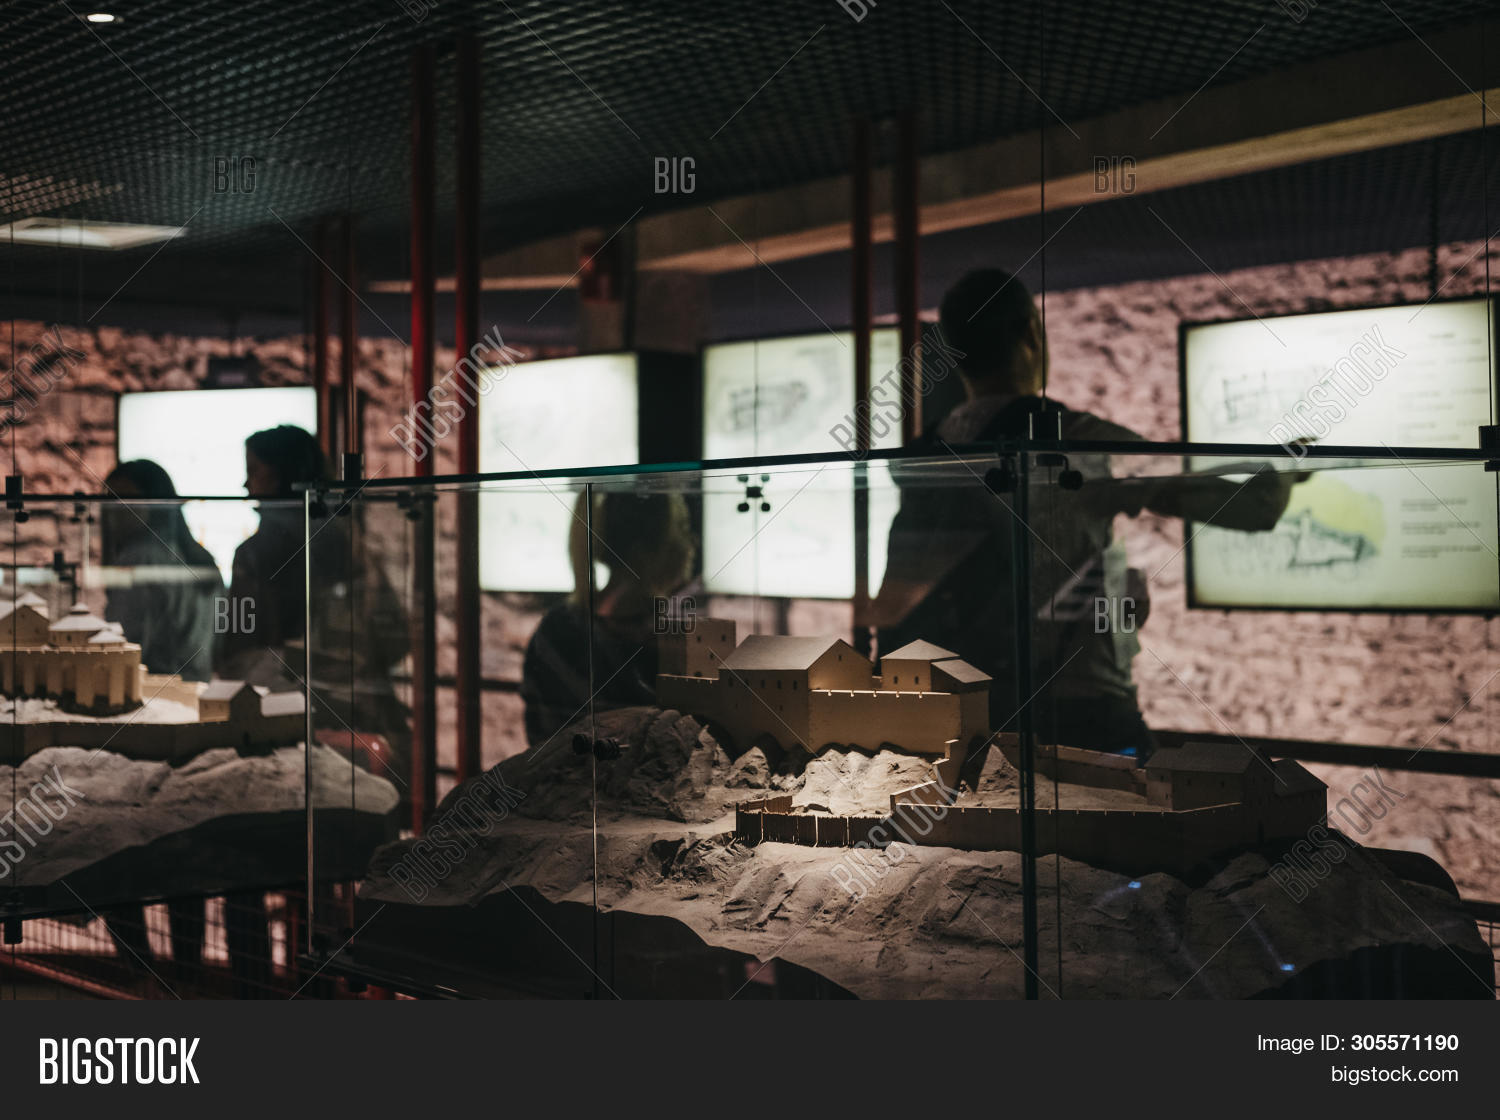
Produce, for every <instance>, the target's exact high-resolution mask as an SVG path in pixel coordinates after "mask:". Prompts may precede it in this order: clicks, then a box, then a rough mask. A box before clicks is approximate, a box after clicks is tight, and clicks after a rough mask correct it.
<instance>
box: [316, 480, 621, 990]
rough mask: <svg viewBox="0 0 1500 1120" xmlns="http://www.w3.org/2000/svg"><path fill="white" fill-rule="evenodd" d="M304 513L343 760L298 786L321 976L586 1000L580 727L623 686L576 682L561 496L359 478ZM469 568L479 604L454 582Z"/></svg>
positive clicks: (585, 788) (569, 491)
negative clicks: (303, 800) (307, 825)
mask: <svg viewBox="0 0 1500 1120" xmlns="http://www.w3.org/2000/svg"><path fill="white" fill-rule="evenodd" d="M466 506H467V507H468V508H465V507H466ZM311 509H312V516H311V518H310V520H309V522H308V527H309V534H310V540H311V544H312V557H313V572H314V575H313V580H312V583H311V592H312V594H311V597H310V600H309V610H310V615H309V618H310V628H311V629H310V633H311V650H312V665H313V675H312V680H311V686H312V687H311V690H310V695H311V701H312V711H313V715H314V723H315V728H314V735H315V738H316V739H317V740H318V742H319V743H320V744H321V745H326V746H328V747H330V748H332V749H333V750H334V751H336V752H338V755H339V756H340V757H339V758H338V759H337V761H336V762H335V763H330V764H328V765H326V766H325V767H324V769H323V770H322V771H319V772H316V773H315V774H314V786H313V797H312V802H313V814H314V818H315V832H314V841H315V848H314V851H315V858H314V867H313V877H314V891H315V899H314V904H315V906H316V908H317V913H318V917H317V918H316V919H315V931H316V936H317V947H318V948H317V952H318V953H320V954H321V959H322V960H325V961H326V962H327V971H328V972H329V973H330V974H338V973H340V972H352V973H355V974H357V975H359V976H361V977H363V978H365V979H367V980H374V981H375V982H377V983H378V982H379V981H380V978H381V977H388V978H389V979H390V982H391V983H392V984H393V985H394V986H397V987H399V988H401V990H403V991H418V992H426V991H438V990H444V991H446V990H457V991H462V992H466V993H469V994H474V995H484V996H503V995H531V996H536V995H559V996H572V997H581V996H589V995H597V994H599V993H600V992H602V991H603V986H604V981H603V979H602V972H603V969H602V967H601V966H599V965H598V963H597V960H598V952H599V949H598V941H597V938H596V934H595V928H594V911H593V898H592V879H593V858H592V853H593V845H592V844H591V843H590V835H591V827H592V811H593V796H592V794H593V787H592V758H591V753H590V750H589V749H586V748H590V746H591V743H592V739H585V740H583V741H581V742H580V741H576V740H577V737H578V735H580V734H582V733H583V732H584V731H585V730H586V729H587V726H588V725H587V716H588V714H589V700H590V696H591V695H593V694H595V693H596V692H598V693H600V694H601V695H602V696H604V697H605V698H609V697H612V696H614V695H615V694H616V692H619V691H622V690H624V688H625V686H626V684H627V682H628V681H629V680H630V678H629V676H628V675H621V676H619V677H617V678H616V677H614V676H613V674H611V679H610V680H606V679H605V677H604V676H602V675H600V676H599V677H598V678H597V680H598V682H599V683H597V684H594V685H591V683H590V681H591V678H590V676H589V666H588V662H587V650H588V647H589V642H588V635H589V630H590V627H589V611H588V595H587V588H586V586H585V588H584V590H583V592H582V593H581V594H575V593H574V591H573V579H574V576H575V565H574V564H573V562H572V557H573V555H574V554H575V553H577V552H578V550H580V549H584V548H586V543H587V535H586V533H585V531H584V522H585V521H586V507H585V506H583V505H582V504H581V503H580V501H579V495H578V493H577V491H576V489H574V488H571V487H569V486H568V485H566V484H557V485H552V486H548V487H542V486H540V485H538V484H536V483H535V482H533V484H532V485H531V486H530V487H525V488H522V487H516V488H511V489H506V490H496V491H494V492H483V493H481V492H480V491H479V490H477V489H474V488H468V489H463V490H457V489H445V490H428V489H422V488H401V489H399V490H397V489H385V490H377V489H376V488H374V487H371V488H370V489H369V490H367V491H363V492H361V493H359V494H358V495H357V496H356V497H354V498H353V499H352V500H347V501H346V499H345V496H343V495H340V494H338V493H334V494H332V495H329V496H328V497H327V499H326V501H324V500H322V499H319V500H318V501H314V502H313V503H312V505H311ZM325 511H326V513H328V514H331V516H324V513H325ZM341 511H342V512H341ZM555 511H558V512H560V513H561V516H560V517H559V516H556V515H555ZM476 523H477V524H479V525H480V526H482V529H483V532H482V534H481V535H480V537H479V538H478V539H476V537H475V534H474V531H473V528H472V525H474V524H476ZM320 526H321V528H320ZM465 542H467V543H468V544H469V547H470V549H471V551H470V552H469V554H468V556H467V557H466V556H465V555H464V553H463V548H464V543H465ZM465 564H469V565H475V566H477V569H478V573H479V577H480V578H479V586H480V588H481V590H480V591H479V593H478V599H477V602H465V601H464V600H463V599H462V598H461V597H460V596H459V595H458V593H457V592H456V588H457V587H458V586H459V585H460V579H459V573H460V571H461V570H463V567H464V565H465ZM471 570H472V569H471ZM579 570H584V569H582V567H581V566H580V568H579ZM560 583H561V584H562V586H559V584H560ZM466 642H471V643H473V644H474V645H475V646H476V647H477V650H478V659H477V667H478V670H479V675H478V679H477V680H469V679H468V677H467V675H466V672H465V667H464V666H465V659H464V657H463V654H462V650H463V648H464V646H465V643H466ZM600 668H601V669H602V667H600ZM351 745H352V749H351ZM356 887H357V889H356Z"/></svg>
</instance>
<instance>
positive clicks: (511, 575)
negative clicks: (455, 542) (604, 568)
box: [479, 354, 639, 591]
mask: <svg viewBox="0 0 1500 1120" xmlns="http://www.w3.org/2000/svg"><path fill="white" fill-rule="evenodd" d="M637 366H638V363H637V360H636V356H635V355H634V354H590V355H585V356H583V357H577V358H554V359H549V360H546V361H540V362H525V363H522V364H520V365H515V366H509V367H506V368H503V369H499V368H497V369H490V370H486V371H485V377H486V381H485V385H484V390H483V394H482V396H481V397H480V401H479V469H480V471H481V472H483V473H487V474H488V473H499V472H509V471H543V470H557V469H564V468H568V467H603V466H610V465H613V464H617V463H634V462H636V461H637V457H638V455H639V436H638V428H639V416H638V405H637V401H638V399H639V398H638V393H639V384H638V381H639V373H638V368H637ZM577 500H578V499H577V494H576V493H574V492H573V491H572V490H570V489H567V488H565V487H559V486H557V485H556V484H555V483H548V484H545V485H544V484H543V483H542V482H540V481H538V483H537V488H536V490H535V491H530V492H518V493H507V492H504V491H488V492H484V493H481V494H480V496H479V517H480V541H479V585H480V587H481V588H483V589H484V590H486V591H571V590H573V571H572V567H571V565H570V564H569V561H568V534H569V532H570V529H571V526H572V523H573V514H574V508H575V503H576V502H577Z"/></svg>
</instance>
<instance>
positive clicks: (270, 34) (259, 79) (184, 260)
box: [0, 0, 1491, 299]
mask: <svg viewBox="0 0 1500 1120" xmlns="http://www.w3.org/2000/svg"><path fill="white" fill-rule="evenodd" d="M950 4H951V10H950V6H949V5H948V4H944V3H942V0H904V2H902V3H900V4H896V3H889V4H880V5H878V6H874V7H871V8H870V9H869V10H868V13H867V15H866V17H865V18H864V19H863V20H862V21H860V22H858V23H856V22H855V21H854V20H853V19H852V18H850V17H848V16H847V15H846V14H845V13H844V11H843V10H842V9H841V8H840V6H839V5H838V4H837V3H834V2H833V0H816V2H811V0H804V2H795V0H760V2H757V3H754V4H742V5H730V6H724V5H707V4H703V3H701V0H646V2H638V3H629V2H626V0H546V2H540V0H508V2H505V3H502V2H499V0H486V2H485V3H474V4H466V3H462V2H460V0H444V2H442V3H438V4H435V5H433V6H432V7H431V8H430V9H429V12H428V14H427V16H426V17H425V18H424V19H423V20H422V21H421V22H414V21H412V20H411V19H410V18H409V17H408V16H407V15H406V14H405V12H404V11H403V9H402V7H401V5H400V4H398V3H397V2H396V0H356V2H354V3H349V4H334V3H318V4H296V5H292V4H286V3H283V2H278V0H243V2H242V3H239V4H236V5H233V6H228V5H222V4H217V3H213V2H211V0H119V2H118V3H115V4H113V5H112V6H113V8H114V10H116V11H119V12H120V13H121V14H123V15H124V17H125V20H124V23H123V24H121V25H120V26H117V27H104V28H100V29H97V32H96V31H95V30H91V29H90V28H88V27H86V26H84V25H83V24H81V23H80V22H79V21H77V20H76V19H74V18H73V17H72V16H71V15H69V13H68V11H67V9H66V8H64V7H63V6H62V5H60V4H57V3H50V4H41V3H17V4H7V5H5V7H4V8H3V10H0V41H3V42H4V43H5V44H6V47H5V66H4V68H3V70H0V98H3V105H4V108H5V112H4V118H3V122H0V129H3V130H4V132H3V141H4V142H3V144H0V153H3V154H0V160H3V163H4V165H3V166H0V173H5V174H11V175H18V174H28V175H34V176H39V175H54V176H59V177H64V178H74V179H78V180H79V181H80V182H81V183H85V184H87V183H92V182H96V181H97V182H99V183H101V184H103V185H104V186H105V187H106V188H108V187H110V186H113V185H114V184H116V183H118V184H122V185H123V189H121V190H119V191H115V192H113V193H107V194H105V195H104V196H102V197H99V198H95V199H90V200H86V201H79V202H77V203H75V204H73V205H70V206H68V207H66V208H65V210H64V211H62V212H63V213H65V214H66V215H68V216H76V217H87V218H102V219H109V220H119V221H124V220H135V221H150V222H155V223H161V224H178V223H181V222H184V221H187V220H188V219H189V218H192V222H191V225H190V226H189V227H188V229H187V231H186V233H185V235H184V237H183V238H181V240H180V241H179V242H177V243H174V244H172V245H170V246H169V247H167V248H166V249H164V250H162V252H161V254H160V260H159V261H157V262H155V263H154V264H153V265H152V268H151V269H150V270H147V271H148V272H151V271H154V270H156V269H157V268H158V266H160V265H165V266H167V273H168V276H169V277H174V278H177V279H178V280H179V281H180V283H181V285H182V287H183V290H184V294H185V296H187V297H196V296H197V295H198V294H199V293H200V292H201V291H202V285H200V284H199V283H197V278H201V277H208V276H212V277H213V279H214V281H215V283H216V284H220V283H222V284H225V285H227V289H228V290H232V289H234V288H235V287H236V284H237V281H236V280H235V279H234V278H233V274H234V272H235V269H234V268H226V267H225V266H224V259H225V257H226V255H233V257H234V258H235V260H236V262H238V265H239V271H240V273H241V274H242V280H241V281H239V282H238V283H239V285H240V287H242V288H244V289H245V290H244V291H242V292H241V293H240V296H241V297H243V298H270V299H275V298H281V297H282V295H283V294H284V293H281V292H272V291H266V290H264V289H266V288H267V287H268V286H271V285H275V284H284V283H285V282H287V281H286V278H288V277H294V276H300V271H298V270H299V269H300V268H301V266H302V263H303V261H304V259H305V252H304V250H303V249H302V248H301V246H299V245H298V244H297V243H296V241H295V240H294V239H293V238H292V237H291V236H290V235H289V234H288V232H287V230H286V229H284V228H283V227H282V225H281V221H280V220H278V218H277V217H276V216H275V215H279V216H280V219H281V220H284V221H285V222H287V223H288V224H289V225H291V226H292V227H293V228H295V229H296V230H298V231H299V233H301V234H302V236H304V237H307V236H310V231H311V230H312V228H313V226H314V224H315V222H316V220H317V219H318V218H319V217H320V216H322V215H324V214H327V213H329V212H331V211H341V210H342V209H344V208H345V206H352V208H353V209H354V210H355V211H356V212H358V213H359V214H360V228H361V231H362V236H363V238H364V239H366V241H367V244H366V245H365V253H364V256H365V260H366V262H367V268H366V271H367V273H368V274H369V275H382V274H385V275H399V274H400V273H401V271H402V270H403V269H404V268H405V262H406V251H405V249H404V247H403V229H404V224H405V220H406V208H407V177H408V167H407V161H408V153H407V137H406V107H407V96H408V95H407V66H408V59H409V52H410V49H411V47H412V46H413V45H415V44H416V43H419V42H432V43H434V44H435V45H436V48H437V49H438V50H439V52H440V55H441V57H440V61H439V79H440V80H439V115H440V132H439V139H440V143H439V163H438V202H439V226H438V228H439V237H440V244H439V261H440V266H442V265H443V264H444V263H446V258H447V257H449V256H450V255H451V254H450V252H449V250H448V249H447V247H446V246H444V245H443V244H442V243H441V238H442V237H443V236H444V235H445V232H446V231H448V230H449V229H450V228H451V225H450V223H451V198H452V162H453V153H452V149H451V140H450V138H451V134H452V116H453V104H452V91H451V80H450V77H449V75H450V72H451V61H450V51H451V43H452V40H453V37H454V35H455V33H456V30H457V29H458V28H459V27H460V26H464V25H470V24H472V25H473V26H475V27H476V28H477V30H478V33H479V34H480V36H481V39H482V42H483V52H484V77H485V89H486V97H487V102H486V111H485V122H484V129H485V147H484V152H483V169H484V176H483V178H484V187H483V189H484V198H483V207H484V215H485V225H484V229H485V246H484V248H485V249H486V250H487V251H494V250H498V249H501V248H504V247H506V246H508V245H513V244H518V243H521V242H524V241H526V240H530V239H534V238H538V237H543V236H547V235H549V234H553V233H558V232H563V231H566V230H570V229H574V228H577V227H579V226H581V225H590V224H592V225H598V226H601V227H604V228H610V229H612V228H615V226H616V225H617V223H619V222H621V221H623V220H624V219H625V218H626V217H628V216H629V215H630V214H631V213H633V212H634V211H635V210H636V209H637V208H638V207H641V206H644V207H645V212H646V213H648V214H649V213H654V212H658V211H660V210H664V209H667V208H670V207H674V206H681V205H684V203H685V202H686V204H688V205H695V206H701V205H703V204H704V203H711V202H713V201H715V200H717V199H722V198H725V197H730V196H734V195H738V194H743V193H746V192H749V191H755V190H764V189H771V188H775V187H778V186H783V185H788V184H792V183H797V182H803V181H807V180H809V179H814V178H818V177H822V176H827V175H834V174H838V173H841V172H843V171H844V170H846V169H847V166H848V157H849V130H848V123H849V121H850V120H851V119H852V118H854V117H856V116H860V115H868V116H871V117H874V118H877V119H879V118H884V117H889V116H892V115H894V114H897V113H899V112H902V111H906V110H909V109H912V110H915V111H916V112H917V114H918V119H919V131H920V142H921V146H922V149H923V151H926V152H933V151H940V150H947V149H951V148H956V147H961V146H965V145H969V144H974V143H978V142H982V141H984V140H987V139H992V138H995V137H999V136H1004V135H1008V134H1012V133H1015V132H1018V131H1025V130H1028V129H1031V128H1033V127H1035V126H1036V125H1037V123H1038V121H1039V120H1040V121H1043V122H1045V123H1046V124H1047V126H1048V127H1062V125H1061V123H1059V121H1058V120H1057V118H1056V117H1053V116H1052V114H1051V112H1049V111H1046V110H1043V108H1042V107H1041V106H1039V105H1038V103H1037V101H1036V100H1035V98H1034V97H1033V95H1032V94H1031V93H1030V92H1028V91H1027V90H1026V89H1025V88H1024V87H1023V85H1022V84H1021V80H1024V81H1025V82H1026V83H1027V84H1029V85H1030V86H1031V87H1032V89H1033V90H1037V91H1039V92H1041V93H1042V94H1043V96H1044V97H1045V99H1046V102H1047V104H1048V106H1050V107H1051V109H1052V110H1055V112H1056V113H1057V116H1058V117H1061V118H1062V120H1064V121H1069V122H1072V121H1077V120H1081V119H1085V118H1087V117H1090V116H1095V115H1098V114H1100V113H1103V112H1106V111H1109V110H1111V109H1115V108H1119V107H1121V106H1124V105H1129V104H1134V103H1139V102H1141V101H1144V100H1148V99H1155V98H1172V99H1174V100H1181V101H1186V100H1187V99H1188V98H1189V97H1190V96H1191V95H1193V94H1194V93H1195V91H1197V90H1198V89H1200V88H1201V87H1202V86H1203V85H1204V84H1205V83H1208V82H1210V81H1212V82H1214V83H1225V82H1232V81H1235V80H1240V79H1243V78H1245V77H1248V76H1251V75H1254V74H1258V73H1264V72H1266V71H1268V70H1270V69H1273V68H1274V67H1277V66H1285V65H1291V64H1295V63H1298V62H1302V61H1307V60H1310V59H1315V58H1319V57H1324V56H1327V55H1332V54H1337V53H1343V52H1346V51H1349V50H1354V49H1359V48H1361V47H1365V46H1370V45H1374V44H1377V43H1383V42H1393V41H1399V40H1404V39H1406V38H1409V36H1410V35H1411V33H1412V31H1416V32H1418V33H1426V32H1429V31H1432V30H1435V29H1437V28H1440V27H1443V26H1446V25H1448V24H1452V23H1455V22H1459V21H1462V20H1466V19H1471V18H1474V17H1475V16H1477V15H1480V14H1483V13H1486V12H1488V11H1490V10H1491V6H1490V5H1489V4H1486V3H1483V2H1478V0H1392V7H1393V8H1394V9H1395V10H1396V11H1398V12H1399V13H1400V15H1401V19H1402V20H1405V22H1406V24H1407V25H1409V27H1410V28H1411V30H1408V27H1406V26H1403V25H1402V23H1401V20H1398V19H1396V18H1395V17H1394V16H1393V15H1392V14H1391V13H1390V11H1389V10H1387V8H1386V7H1385V6H1384V5H1382V4H1376V3H1368V2H1366V0H1359V2H1356V0H1320V2H1319V3H1318V4H1317V5H1316V6H1314V7H1312V8H1311V10H1310V12H1309V14H1308V16H1307V18H1306V19H1304V20H1303V21H1302V22H1300V23H1297V22H1295V21H1294V20H1292V19H1291V18H1290V17H1289V16H1288V15H1287V13H1286V12H1285V11H1284V10H1283V9H1282V8H1281V7H1280V6H1279V5H1278V4H1277V3H1276V2H1275V0H1254V2H1251V0H1224V2H1220V3H1215V4H1202V3H1198V2H1192V0H1158V2H1155V3H1150V4H1145V3H1106V2H1102V0H1046V3H1045V7H1044V8H1039V5H1038V3H1036V2H1034V0H1027V2H1024V3H994V2H993V0H950ZM75 10H81V9H78V8H77V6H76V5H75ZM955 13H956V14H955ZM1043 14H1044V15H1045V30H1046V74H1045V88H1043V75H1042V74H1041V73H1040V70H1039V66H1038V61H1039V49H1040V45H1041V40H1040V32H1041V29H1042V19H1041V17H1042V15H1043ZM960 20H961V21H962V22H960ZM964 24H967V25H968V27H967V28H966V27H965V26H964ZM377 28H378V29H379V31H378V33H376V29H377ZM814 32H816V35H814ZM372 34H373V38H372ZM809 37H811V41H810V42H809V41H808V40H809ZM543 40H545V42H544V41H543ZM104 43H107V44H109V46H108V48H106V47H105V46H104V45H103V44H104ZM803 44H805V46H803ZM799 46H800V47H802V49H801V50H800V51H798V48H799ZM794 52H797V53H796V56H795V57H792V56H793V53H794ZM997 56H998V58H997ZM1002 59H1003V62H1002V61H1001V60H1002ZM1434 65H1437V63H1436V62H1434ZM1012 68H1013V69H1014V71H1015V74H1013V73H1011V69H1012ZM1016 74H1019V75H1020V80H1018V78H1017V77H1016ZM148 86H149V87H150V88H149V89H148ZM762 87H763V88H762ZM153 90H154V91H155V93H153V92H152V91H153ZM158 98H160V100H158ZM164 103H165V104H164ZM1185 111H1186V112H1191V111H1192V107H1191V105H1189V107H1188V109H1187V110H1185ZM173 114H177V115H180V117H181V118H182V121H185V122H186V125H184V124H183V123H181V122H179V120H177V119H176V117H175V116H174V115H173ZM615 114H618V115H619V118H620V119H619V120H617V119H616V116H615ZM731 117H732V118H733V119H732V120H731V119H730V118H731ZM1476 119H1477V110H1476ZM621 120H623V121H624V122H625V123H624V124H621ZM627 126H628V127H627ZM189 128H190V129H191V130H192V131H189ZM631 130H634V132H635V133H636V134H637V135H636V136H632V135H631ZM716 131H717V132H718V135H717V136H714V133H715V132H716ZM193 132H196V133H197V134H198V135H197V136H196V137H195V136H194V135H193ZM244 154H249V155H252V156H253V157H254V158H255V159H256V161H257V165H256V177H257V186H256V190H255V192H254V193H253V194H246V195H233V194H230V195H216V194H214V193H213V192H212V190H211V183H212V176H213V171H214V167H215V162H214V161H215V160H217V159H219V158H222V157H231V158H232V157H235V156H239V155H244ZM658 155H662V156H675V155H691V156H693V157H694V159H695V160H696V161H697V163H698V168H697V173H698V184H699V185H698V191H697V193H696V194H695V195H694V196H692V198H691V199H690V200H684V199H682V198H680V197H674V196H658V195H655V194H654V193H653V192H652V191H651V189H650V171H651V160H652V159H653V158H654V157H656V156H658ZM1408 170H1410V169H1409V168H1408ZM205 203H206V205H205ZM200 207H201V209H200ZM273 209H274V212H275V214H274V215H273V214H272V212H271V211H272V210H273ZM1081 220H1082V219H1080V221H1081ZM152 251H154V249H148V250H136V251H132V252H128V253H124V254H118V255H112V256H117V257H119V258H120V261H128V262H130V267H131V268H134V267H135V266H137V265H139V264H140V263H141V262H142V261H144V260H145V259H146V258H147V256H148V255H149V253H150V252H152ZM85 261H86V265H87V269H88V270H89V271H90V273H91V274H94V275H96V276H97V277H98V278H99V279H100V280H101V282H102V281H107V280H112V279H113V278H114V277H115V276H117V275H119V274H120V272H121V271H126V272H128V269H123V266H122V265H121V263H120V261H111V262H104V261H102V260H101V259H100V257H99V255H97V254H89V255H88V256H87V257H86V258H85ZM143 278H144V277H143ZM159 279H164V278H159ZM133 285H134V282H132V290H133ZM257 288H259V289H261V290H259V291H258V290H257Z"/></svg>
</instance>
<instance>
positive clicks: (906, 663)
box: [880, 640, 992, 692]
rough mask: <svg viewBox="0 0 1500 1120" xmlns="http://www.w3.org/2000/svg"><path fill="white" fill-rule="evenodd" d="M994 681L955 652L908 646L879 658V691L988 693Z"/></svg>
mask: <svg viewBox="0 0 1500 1120" xmlns="http://www.w3.org/2000/svg"><path fill="white" fill-rule="evenodd" d="M991 683H992V682H991V678H990V676H989V674H988V673H982V672H980V671H979V670H978V669H976V668H974V666H972V665H970V664H969V663H968V662H967V661H965V660H963V659H962V658H961V657H959V656H958V654H956V653H954V652H953V651H952V650H946V649H943V648H942V647H941V646H935V645H933V644H932V643H931V642H924V641H920V640H919V641H915V642H908V643H907V644H906V645H904V646H902V647H901V648H900V649H897V650H892V651H891V652H890V653H887V654H884V655H883V656H882V657H881V658H880V687H881V688H888V689H894V690H896V691H901V690H903V689H904V690H906V691H909V692H980V691H986V692H987V691H988V690H989V687H990V684H991Z"/></svg>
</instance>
